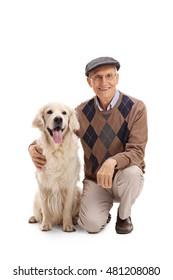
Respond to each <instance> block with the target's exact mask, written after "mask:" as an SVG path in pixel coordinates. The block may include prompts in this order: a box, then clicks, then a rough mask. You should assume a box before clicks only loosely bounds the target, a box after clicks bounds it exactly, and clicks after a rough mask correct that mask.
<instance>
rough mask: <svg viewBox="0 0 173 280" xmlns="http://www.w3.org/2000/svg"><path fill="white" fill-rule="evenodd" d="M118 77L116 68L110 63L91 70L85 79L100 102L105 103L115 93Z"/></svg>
mask: <svg viewBox="0 0 173 280" xmlns="http://www.w3.org/2000/svg"><path fill="white" fill-rule="evenodd" d="M118 78H119V75H118V73H117V70H116V68H115V67H114V66H112V65H105V66H101V67H98V68H96V69H94V70H93V71H91V72H90V74H89V77H88V78H87V81H88V83H89V85H90V87H92V88H93V90H94V92H95V94H96V95H97V96H98V98H99V100H100V101H101V103H102V102H103V103H107V102H110V101H111V100H112V98H113V97H114V95H115V92H116V85H117V83H118Z"/></svg>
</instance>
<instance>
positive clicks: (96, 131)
mask: <svg viewBox="0 0 173 280" xmlns="http://www.w3.org/2000/svg"><path fill="white" fill-rule="evenodd" d="M119 68H120V63H119V62H118V61H117V60H115V59H114V58H112V57H99V58H96V59H94V60H92V61H90V62H89V63H88V64H87V65H86V69H85V74H86V76H87V82H88V84H89V86H90V87H91V88H92V89H93V91H94V93H95V96H94V97H93V98H92V99H90V100H88V101H85V102H83V103H82V104H80V105H79V106H78V107H77V108H76V111H77V113H78V118H79V122H80V130H79V131H78V132H77V135H78V136H79V138H80V140H81V143H82V147H83V150H84V164H85V166H84V171H85V178H84V181H83V195H82V200H81V208H80V213H79V220H78V223H79V225H80V226H81V227H82V228H84V229H85V230H86V231H87V232H89V233H97V232H99V231H100V230H101V229H102V228H104V227H105V225H106V224H107V223H108V222H109V220H110V214H109V211H110V209H111V208H112V206H113V203H114V202H118V203H119V207H118V211H117V221H116V225H115V229H116V232H117V233H119V234H127V233H130V232H131V231H132V230H133V224H132V220H131V207H132V205H133V203H134V202H135V200H136V198H137V197H138V196H139V194H140V192H141V190H142V187H143V181H144V177H143V173H144V169H145V163H144V153H145V146H146V143H147V135H148V131H147V113H146V107H145V105H144V103H143V102H142V101H140V100H138V99H136V98H134V97H131V96H128V95H126V94H124V93H122V92H120V91H119V90H118V89H117V84H118V79H119V73H118V70H119ZM29 151H30V155H31V157H32V160H33V162H34V164H35V165H36V166H37V167H38V168H41V167H42V166H43V165H44V164H45V158H44V156H43V155H42V153H41V150H40V148H39V147H38V146H37V145H36V144H33V145H30V148H29Z"/></svg>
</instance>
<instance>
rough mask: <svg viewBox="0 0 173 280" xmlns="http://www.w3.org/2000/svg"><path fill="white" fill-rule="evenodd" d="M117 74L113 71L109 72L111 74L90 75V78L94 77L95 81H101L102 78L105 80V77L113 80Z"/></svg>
mask: <svg viewBox="0 0 173 280" xmlns="http://www.w3.org/2000/svg"><path fill="white" fill-rule="evenodd" d="M115 76H116V74H113V73H109V74H106V75H95V76H93V77H90V79H92V80H93V81H95V82H100V81H101V80H103V77H105V79H106V80H107V81H111V80H113V78H114V77H115Z"/></svg>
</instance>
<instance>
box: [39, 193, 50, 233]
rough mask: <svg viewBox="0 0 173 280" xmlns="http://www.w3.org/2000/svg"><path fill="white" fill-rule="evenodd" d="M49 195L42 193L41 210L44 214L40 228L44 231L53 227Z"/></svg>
mask: <svg viewBox="0 0 173 280" xmlns="http://www.w3.org/2000/svg"><path fill="white" fill-rule="evenodd" d="M48 204H49V197H47V196H45V195H42V194H41V212H42V215H43V219H42V223H41V225H40V229H41V230H42V231H48V230H51V229H52V219H51V215H50V212H49V209H48Z"/></svg>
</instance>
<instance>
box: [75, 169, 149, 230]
mask: <svg viewBox="0 0 173 280" xmlns="http://www.w3.org/2000/svg"><path fill="white" fill-rule="evenodd" d="M143 181H144V177H143V173H142V171H141V169H140V168H139V167H138V166H136V165H134V166H131V167H128V168H125V169H123V170H119V171H118V172H117V173H116V175H115V177H114V179H113V187H112V189H105V188H102V187H101V186H99V185H98V184H97V183H95V182H93V181H91V180H88V179H85V180H84V182H83V183H84V187H83V194H82V200H81V208H80V212H79V220H78V223H79V225H80V226H81V227H82V228H83V229H85V230H86V231H88V232H92V233H94V232H95V233H96V232H99V231H100V230H101V229H102V228H104V226H105V225H106V224H107V219H108V214H109V211H110V209H111V208H112V206H113V203H114V202H118V203H119V216H120V218H121V219H126V218H128V217H129V216H130V215H131V207H132V205H133V203H134V202H135V199H136V198H137V197H138V196H139V194H140V192H141V190H142V187H143Z"/></svg>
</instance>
